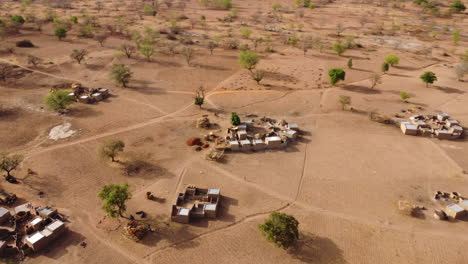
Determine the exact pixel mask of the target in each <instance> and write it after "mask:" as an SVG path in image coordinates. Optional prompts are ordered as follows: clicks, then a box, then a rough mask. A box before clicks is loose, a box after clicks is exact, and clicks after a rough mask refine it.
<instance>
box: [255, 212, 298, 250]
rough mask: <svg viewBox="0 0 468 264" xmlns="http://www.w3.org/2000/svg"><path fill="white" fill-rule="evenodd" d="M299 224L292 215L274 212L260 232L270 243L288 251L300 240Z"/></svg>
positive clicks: (260, 226)
mask: <svg viewBox="0 0 468 264" xmlns="http://www.w3.org/2000/svg"><path fill="white" fill-rule="evenodd" d="M298 227H299V222H298V221H297V220H296V218H294V217H293V216H291V215H287V214H285V213H279V212H273V213H271V214H270V218H268V219H267V220H266V221H265V222H264V223H263V224H261V225H259V229H260V232H261V233H262V235H263V236H264V237H265V238H266V239H267V240H268V241H270V242H273V243H275V245H277V246H278V247H280V248H284V249H287V248H289V247H290V246H292V245H293V244H294V243H295V242H296V241H297V239H298V238H299V230H298Z"/></svg>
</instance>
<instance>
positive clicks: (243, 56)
mask: <svg viewBox="0 0 468 264" xmlns="http://www.w3.org/2000/svg"><path fill="white" fill-rule="evenodd" d="M259 61H260V59H259V57H258V55H257V54H256V53H255V52H253V51H248V50H247V51H241V52H240V54H239V64H240V66H241V67H242V68H244V69H247V70H249V71H252V69H254V68H255V66H256V65H257V64H258V62H259Z"/></svg>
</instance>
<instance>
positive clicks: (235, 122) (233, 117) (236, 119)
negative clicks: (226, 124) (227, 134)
mask: <svg viewBox="0 0 468 264" xmlns="http://www.w3.org/2000/svg"><path fill="white" fill-rule="evenodd" d="M240 122H241V120H240V117H239V115H237V113H236V112H232V113H231V124H232V125H233V126H238V125H239V124H240Z"/></svg>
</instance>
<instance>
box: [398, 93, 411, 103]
mask: <svg viewBox="0 0 468 264" xmlns="http://www.w3.org/2000/svg"><path fill="white" fill-rule="evenodd" d="M410 97H411V96H410V95H409V93H407V92H405V91H402V92H400V98H401V100H403V102H405V103H407V102H408V99H410Z"/></svg>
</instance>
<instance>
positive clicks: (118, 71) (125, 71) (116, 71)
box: [111, 64, 133, 87]
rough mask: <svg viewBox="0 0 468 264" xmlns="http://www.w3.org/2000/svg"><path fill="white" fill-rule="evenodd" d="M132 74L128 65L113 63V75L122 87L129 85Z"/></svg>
mask: <svg viewBox="0 0 468 264" xmlns="http://www.w3.org/2000/svg"><path fill="white" fill-rule="evenodd" d="M132 75H133V73H132V72H131V71H130V68H128V67H127V66H125V65H123V64H114V65H112V70H111V77H112V79H113V80H114V81H115V82H116V83H117V84H120V85H122V87H127V84H128V83H129V82H130V79H132Z"/></svg>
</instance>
